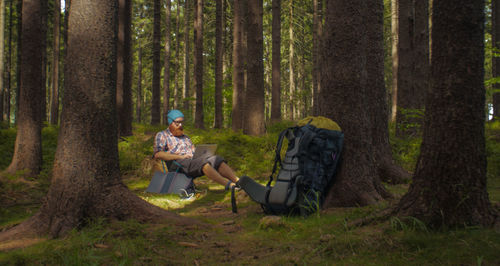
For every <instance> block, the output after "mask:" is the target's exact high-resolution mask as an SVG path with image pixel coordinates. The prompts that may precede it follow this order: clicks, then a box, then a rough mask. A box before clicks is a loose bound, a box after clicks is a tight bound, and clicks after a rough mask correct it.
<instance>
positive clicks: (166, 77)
mask: <svg viewBox="0 0 500 266" xmlns="http://www.w3.org/2000/svg"><path fill="white" fill-rule="evenodd" d="M170 14H171V4H170V1H166V5H165V59H164V60H165V61H164V62H163V67H164V68H163V119H162V120H163V121H162V123H163V124H164V125H167V124H168V118H167V115H168V111H169V110H170V46H171V45H172V44H171V39H172V38H171V34H170V32H171V27H170V17H171V15H170Z"/></svg>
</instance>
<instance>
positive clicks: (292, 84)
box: [288, 0, 295, 120]
mask: <svg viewBox="0 0 500 266" xmlns="http://www.w3.org/2000/svg"><path fill="white" fill-rule="evenodd" d="M288 23H289V25H288V34H289V38H290V40H289V44H288V47H289V55H288V71H289V74H288V81H289V82H288V119H290V120H293V119H294V116H293V114H294V111H295V110H294V101H295V99H294V91H295V72H294V64H293V63H294V60H295V51H294V42H295V38H294V37H293V0H290V17H289V18H288Z"/></svg>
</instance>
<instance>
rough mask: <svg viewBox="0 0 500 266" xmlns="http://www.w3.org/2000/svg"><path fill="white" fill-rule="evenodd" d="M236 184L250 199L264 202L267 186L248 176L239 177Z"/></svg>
mask: <svg viewBox="0 0 500 266" xmlns="http://www.w3.org/2000/svg"><path fill="white" fill-rule="evenodd" d="M237 185H239V186H240V187H241V189H243V190H244V191H245V192H246V193H247V194H248V196H250V198H251V199H252V200H254V201H256V202H258V203H261V204H264V203H266V194H267V190H268V189H269V188H268V187H266V186H264V185H261V184H259V183H257V182H255V180H253V179H252V178H250V177H248V176H242V177H240V180H239V181H238V183H237Z"/></svg>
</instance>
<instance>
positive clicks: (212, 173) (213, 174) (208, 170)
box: [202, 163, 234, 187]
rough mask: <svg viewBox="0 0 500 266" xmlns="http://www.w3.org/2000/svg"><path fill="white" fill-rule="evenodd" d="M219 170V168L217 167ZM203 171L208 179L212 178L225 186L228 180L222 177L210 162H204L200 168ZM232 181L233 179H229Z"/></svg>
mask: <svg viewBox="0 0 500 266" xmlns="http://www.w3.org/2000/svg"><path fill="white" fill-rule="evenodd" d="M219 170H220V168H219ZM202 171H203V173H204V174H205V175H206V176H207V177H208V178H209V179H210V180H213V181H215V182H217V183H219V184H221V185H223V186H226V185H227V183H228V180H227V179H226V178H224V177H223V176H222V175H221V174H220V173H219V172H217V170H215V169H214V168H213V167H212V166H211V165H210V164H208V163H207V164H205V165H204V166H203V168H202ZM231 181H233V180H231ZM232 186H234V184H231V187H232Z"/></svg>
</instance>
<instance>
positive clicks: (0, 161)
mask: <svg viewBox="0 0 500 266" xmlns="http://www.w3.org/2000/svg"><path fill="white" fill-rule="evenodd" d="M16 132H17V131H16V129H15V128H8V129H2V130H0V169H5V168H7V166H9V164H10V162H11V161H12V156H13V155H14V144H15V142H16Z"/></svg>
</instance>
